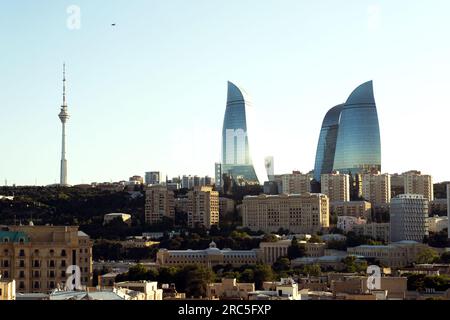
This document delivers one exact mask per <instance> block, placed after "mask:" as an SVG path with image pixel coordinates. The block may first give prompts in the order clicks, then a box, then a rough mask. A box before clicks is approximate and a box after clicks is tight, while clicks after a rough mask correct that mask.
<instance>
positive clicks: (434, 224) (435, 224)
mask: <svg viewBox="0 0 450 320" xmlns="http://www.w3.org/2000/svg"><path fill="white" fill-rule="evenodd" d="M427 221H428V231H429V232H434V233H439V232H442V231H444V229H447V228H448V217H439V216H434V217H429V218H427Z"/></svg>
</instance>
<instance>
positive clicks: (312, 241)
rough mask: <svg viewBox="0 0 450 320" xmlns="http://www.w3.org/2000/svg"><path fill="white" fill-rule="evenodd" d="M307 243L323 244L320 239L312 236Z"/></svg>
mask: <svg viewBox="0 0 450 320" xmlns="http://www.w3.org/2000/svg"><path fill="white" fill-rule="evenodd" d="M308 242H309V243H323V240H322V239H320V237H319V236H318V235H315V234H314V235H312V236H311V238H309V240H308Z"/></svg>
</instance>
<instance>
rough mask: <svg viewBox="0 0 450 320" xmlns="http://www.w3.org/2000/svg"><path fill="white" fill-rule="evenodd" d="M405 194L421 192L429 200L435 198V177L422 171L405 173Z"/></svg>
mask: <svg viewBox="0 0 450 320" xmlns="http://www.w3.org/2000/svg"><path fill="white" fill-rule="evenodd" d="M403 178H404V183H405V194H421V195H423V196H424V197H425V199H426V200H427V201H432V200H434V187H433V178H432V177H431V176H430V175H424V174H422V173H421V172H420V171H408V172H405V173H403Z"/></svg>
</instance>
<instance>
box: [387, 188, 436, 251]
mask: <svg viewBox="0 0 450 320" xmlns="http://www.w3.org/2000/svg"><path fill="white" fill-rule="evenodd" d="M427 218H428V200H426V199H425V197H424V196H423V195H413V194H405V195H399V196H397V197H395V198H393V199H392V201H391V212H390V234H391V235H390V238H391V241H393V242H398V241H402V240H412V241H418V242H422V241H423V239H424V237H425V236H428V225H427Z"/></svg>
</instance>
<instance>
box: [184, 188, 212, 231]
mask: <svg viewBox="0 0 450 320" xmlns="http://www.w3.org/2000/svg"><path fill="white" fill-rule="evenodd" d="M218 224H219V193H218V192H217V191H213V188H212V187H207V186H203V187H195V188H194V190H192V191H189V193H188V226H189V227H190V228H198V227H205V228H207V229H209V228H211V226H213V225H218Z"/></svg>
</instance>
